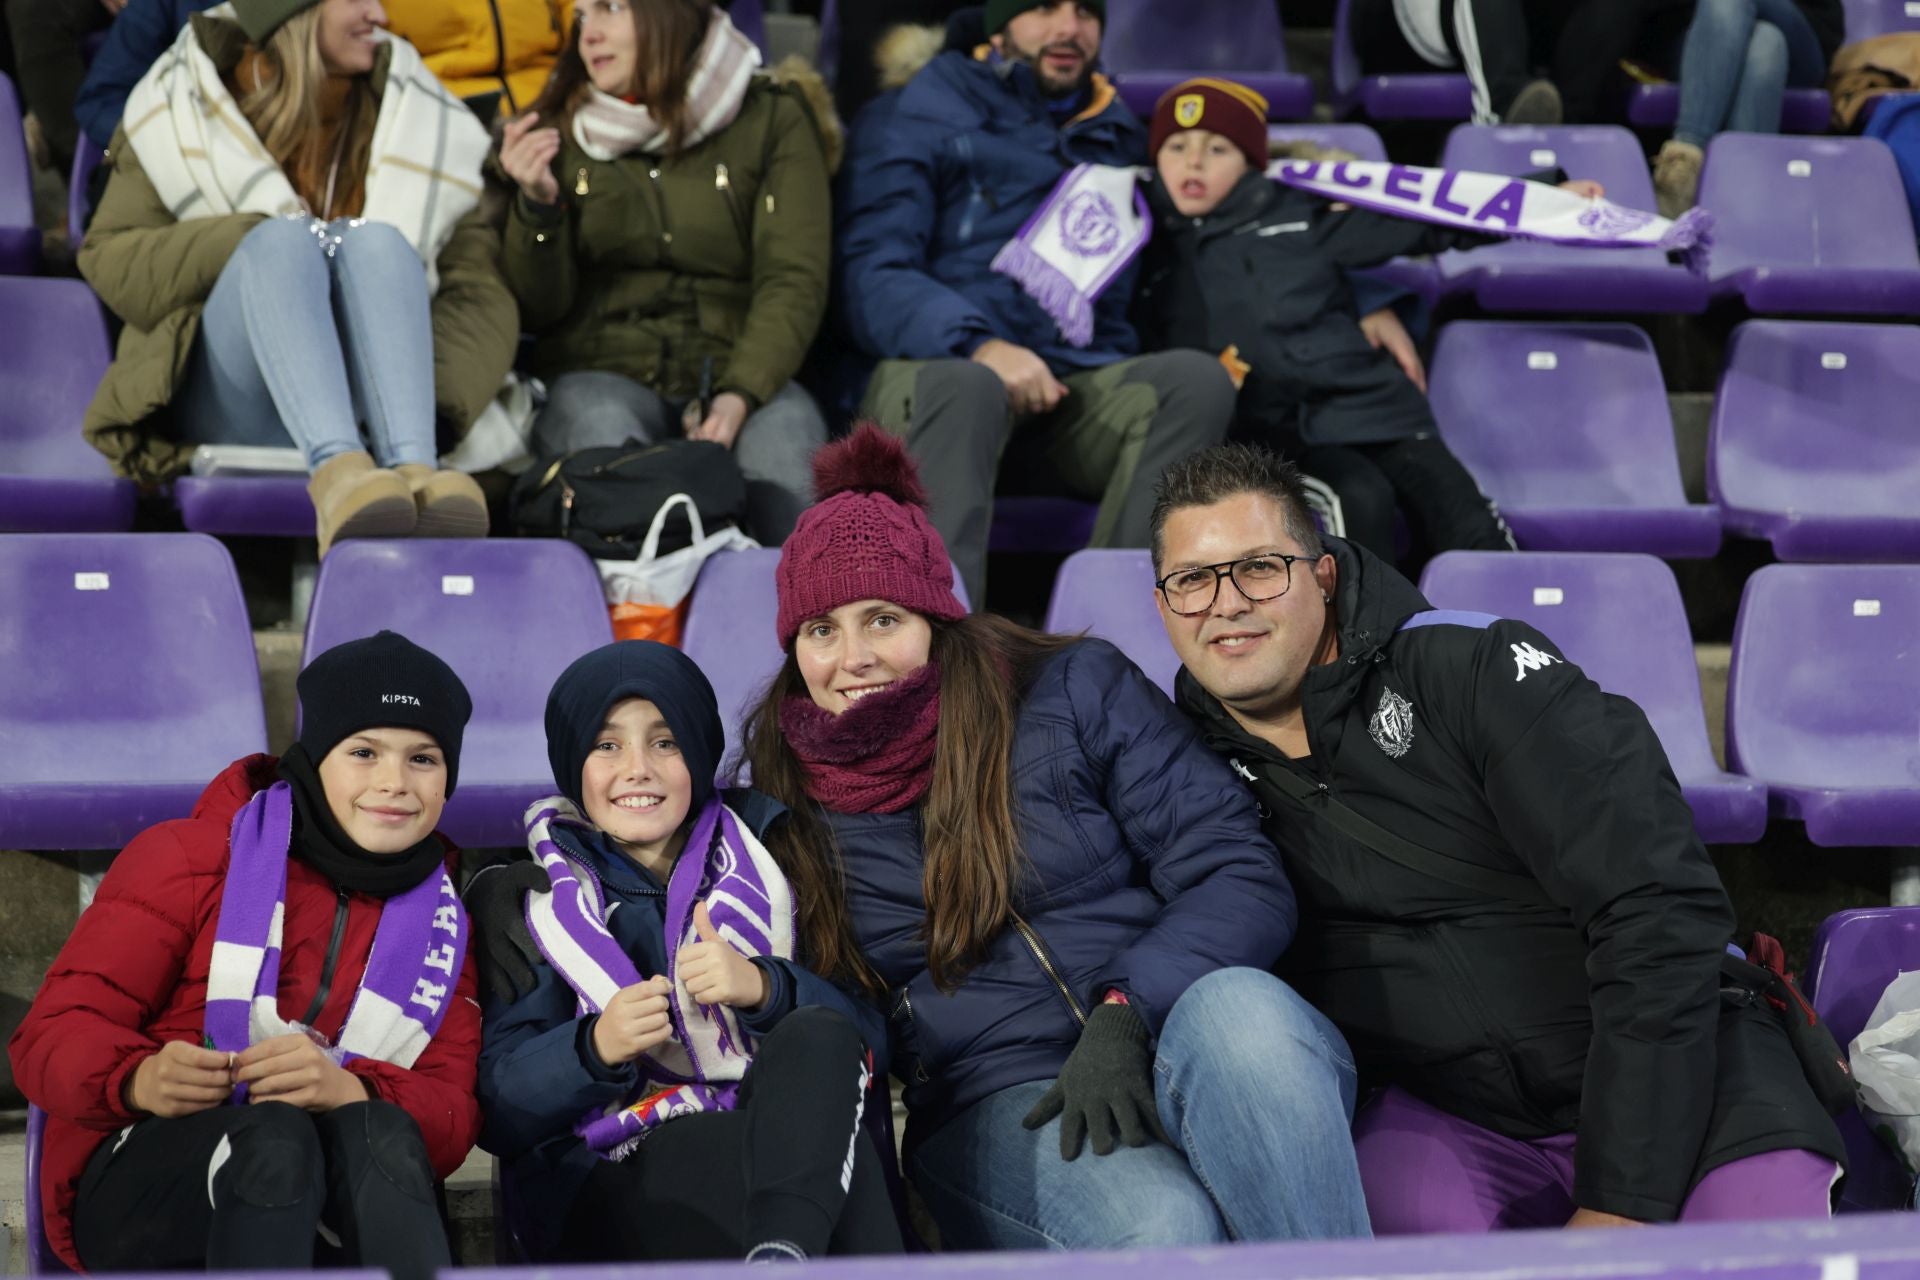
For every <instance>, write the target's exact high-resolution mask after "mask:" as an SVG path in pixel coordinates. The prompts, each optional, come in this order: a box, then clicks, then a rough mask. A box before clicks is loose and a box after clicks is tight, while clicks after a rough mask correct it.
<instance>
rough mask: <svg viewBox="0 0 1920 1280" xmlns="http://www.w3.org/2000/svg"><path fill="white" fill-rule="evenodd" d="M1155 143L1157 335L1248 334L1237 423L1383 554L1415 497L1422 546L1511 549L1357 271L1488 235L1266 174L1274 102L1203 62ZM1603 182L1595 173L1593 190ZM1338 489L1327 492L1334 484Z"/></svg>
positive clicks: (1242, 347)
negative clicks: (1205, 73) (1399, 512)
mask: <svg viewBox="0 0 1920 1280" xmlns="http://www.w3.org/2000/svg"><path fill="white" fill-rule="evenodd" d="M1148 150H1149V152H1150V154H1152V155H1153V157H1154V166H1155V173H1154V174H1153V176H1152V178H1151V179H1150V181H1149V183H1148V201H1149V203H1150V204H1151V205H1152V208H1153V217H1154V229H1153V239H1152V240H1151V242H1149V244H1148V246H1147V261H1146V265H1145V268H1144V270H1143V271H1142V274H1141V280H1142V286H1141V288H1140V289H1139V291H1138V293H1137V295H1136V298H1137V301H1136V304H1135V311H1136V315H1135V324H1136V326H1137V327H1138V328H1139V331H1140V334H1141V339H1142V341H1143V343H1144V344H1145V345H1146V347H1147V349H1148V350H1158V349H1163V348H1166V347H1183V346H1185V347H1201V348H1203V349H1205V350H1209V351H1225V350H1227V349H1228V348H1237V351H1235V352H1234V356H1235V357H1236V358H1237V363H1236V360H1235V359H1228V361H1227V363H1228V366H1229V368H1230V369H1231V370H1233V371H1235V372H1238V371H1239V370H1240V367H1241V366H1242V365H1244V366H1246V368H1245V377H1244V381H1243V382H1242V384H1241V387H1240V400H1239V405H1238V410H1237V413H1236V416H1235V422H1234V431H1235V434H1236V435H1238V436H1239V437H1241V438H1244V439H1248V440H1252V441H1255V442H1258V443H1261V444H1265V445H1268V446H1270V447H1273V448H1276V449H1278V450H1280V451H1281V452H1283V453H1285V454H1287V455H1288V456H1290V457H1292V458H1293V459H1294V460H1295V461H1297V462H1298V463H1299V464H1300V466H1301V468H1302V469H1303V470H1305V471H1307V472H1308V473H1309V474H1310V475H1312V476H1314V477H1315V478H1316V479H1318V480H1319V481H1320V482H1321V489H1322V490H1323V492H1322V493H1321V494H1320V496H1321V498H1322V499H1323V503H1324V505H1325V506H1327V507H1328V508H1330V509H1329V510H1326V511H1324V512H1323V513H1322V514H1323V516H1324V517H1325V518H1326V519H1327V522H1328V524H1329V526H1330V529H1331V531H1332V532H1335V533H1340V534H1344V535H1345V536H1346V537H1348V538H1350V539H1352V540H1353V541H1355V542H1358V543H1360V544H1361V545H1362V546H1364V547H1366V548H1367V549H1368V550H1370V551H1372V552H1374V554H1376V555H1378V556H1380V557H1382V558H1383V559H1387V560H1392V559H1393V558H1394V539H1393V513H1394V508H1395V506H1396V505H1400V506H1404V507H1405V508H1406V511H1407V516H1408V519H1409V522H1410V523H1411V524H1412V525H1413V530H1414V533H1415V536H1416V538H1417V539H1418V540H1419V541H1420V542H1422V543H1423V544H1424V546H1425V549H1426V550H1427V551H1428V552H1430V553H1434V554H1437V553H1439V552H1441V551H1451V550H1461V549H1471V550H1500V551H1505V550H1512V549H1513V545H1514V544H1513V537H1512V535H1511V534H1510V533H1509V532H1508V531H1507V526H1506V524H1505V522H1504V521H1502V520H1501V519H1500V515H1499V512H1498V511H1497V510H1496V509H1495V508H1494V506H1493V504H1492V503H1491V502H1490V501H1488V499H1487V498H1486V496H1485V495H1483V494H1482V493H1481V492H1480V489H1479V487H1478V486H1477V485H1476V484H1475V483H1474V480H1473V477H1472V476H1471V475H1469V474H1468V473H1467V469H1466V468H1465V467H1463V466H1462V465H1461V464H1460V460H1459V459H1458V458H1456V457H1454V456H1453V454H1452V452H1451V451H1449V450H1448V448H1447V446H1446V444H1445V443H1444V442H1443V441H1442V440H1441V439H1440V435H1439V430H1438V428H1437V427H1436V426H1435V424H1434V420H1433V413H1432V411H1431V410H1430V409H1429V408H1428V406H1427V398H1426V396H1425V395H1424V394H1423V393H1422V392H1421V389H1420V388H1419V387H1417V386H1415V385H1414V383H1413V382H1412V381H1410V380H1409V379H1408V378H1407V377H1406V375H1405V374H1403V373H1402V372H1401V370H1400V367H1399V366H1398V364H1397V363H1396V362H1395V361H1394V359H1393V357H1392V356H1391V355H1390V354H1388V353H1387V352H1386V351H1384V350H1376V349H1374V347H1373V346H1372V345H1371V344H1370V343H1369V342H1368V341H1367V338H1366V335H1364V334H1363V333H1362V332H1361V331H1360V325H1359V320H1358V316H1357V314H1356V309H1355V307H1354V302H1353V294H1352V290H1351V289H1350V288H1349V286H1348V283H1347V277H1346V274H1345V273H1346V271H1347V270H1349V269H1353V268H1361V267H1372V266H1378V265H1379V264H1381V263H1383V262H1386V261H1387V260H1388V259H1390V258H1393V257H1396V256H1398V255H1400V254H1407V253H1437V252H1439V251H1441V250H1443V249H1456V248H1467V247H1470V246H1473V245H1478V244H1484V243H1487V242H1488V238H1487V237H1484V236H1480V235H1474V234H1469V233H1463V232H1459V231H1454V230H1450V229H1448V228H1445V227H1438V226H1432V225H1429V224H1427V223H1422V222H1413V221H1409V220H1407V219H1403V218H1394V217H1389V216H1387V215H1384V214H1377V213H1371V212H1367V211H1364V210H1359V209H1349V208H1345V207H1343V206H1340V205H1337V204H1329V203H1328V202H1327V201H1326V200H1324V199H1322V198H1321V197H1319V196H1315V195H1311V194H1309V193H1307V192H1305V191H1299V190H1296V189H1294V188H1292V187H1287V186H1282V185H1280V184H1279V183H1276V182H1272V181H1269V180H1268V179H1267V177H1266V176H1265V172H1264V171H1265V169H1266V163H1267V161H1266V154H1267V126H1266V102H1265V100H1264V99H1262V98H1261V97H1260V95H1259V94H1257V93H1254V92H1253V91H1252V90H1251V89H1248V88H1245V87H1244V86H1242V85H1238V84H1234V83H1232V82H1231V81H1226V80H1215V79H1209V78H1202V79H1196V80H1189V81H1187V82H1186V83H1185V84H1181V85H1178V86H1176V87H1174V88H1173V89H1171V90H1169V91H1168V92H1167V93H1166V94H1165V95H1164V96H1162V97H1161V99H1160V102H1159V104H1158V105H1157V106H1156V107H1155V109H1154V113H1153V124H1152V130H1151V134H1150V136H1149V140H1148ZM1589 188H1591V189H1593V190H1596V191H1597V188H1593V187H1592V184H1581V187H1580V189H1582V190H1587V189H1589ZM1328 491H1330V492H1328Z"/></svg>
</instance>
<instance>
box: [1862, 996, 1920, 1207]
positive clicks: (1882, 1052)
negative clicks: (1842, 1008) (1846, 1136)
mask: <svg viewBox="0 0 1920 1280" xmlns="http://www.w3.org/2000/svg"><path fill="white" fill-rule="evenodd" d="M1847 1060H1848V1061H1849V1063H1851V1065H1852V1067H1853V1078H1854V1081H1855V1083H1856V1084H1857V1085H1858V1086H1859V1088H1860V1108H1861V1110H1863V1111H1865V1112H1866V1113H1867V1121H1868V1123H1869V1124H1870V1125H1871V1127H1872V1128H1873V1129H1874V1130H1875V1131H1876V1132H1878V1133H1880V1135H1881V1136H1882V1137H1883V1138H1886V1139H1889V1140H1890V1141H1891V1142H1892V1144H1893V1145H1894V1146H1897V1147H1898V1148H1899V1150H1900V1154H1901V1157H1902V1159H1904V1160H1905V1162H1906V1165H1907V1168H1908V1170H1909V1171H1911V1170H1913V1169H1915V1168H1920V972H1913V973H1903V974H1901V975H1900V976H1899V977H1897V978H1895V979H1894V980H1893V981H1892V982H1890V983H1888V984H1887V989H1886V990H1885V991H1883V992H1881V994H1880V1001H1879V1003H1878V1004H1876V1005H1874V1006H1873V1016H1871V1017H1869V1018H1868V1019H1867V1028H1866V1030H1864V1031H1862V1032H1861V1033H1860V1034H1859V1035H1857V1036H1855V1037H1854V1040H1853V1043H1852V1044H1851V1045H1849V1046H1848V1048H1847Z"/></svg>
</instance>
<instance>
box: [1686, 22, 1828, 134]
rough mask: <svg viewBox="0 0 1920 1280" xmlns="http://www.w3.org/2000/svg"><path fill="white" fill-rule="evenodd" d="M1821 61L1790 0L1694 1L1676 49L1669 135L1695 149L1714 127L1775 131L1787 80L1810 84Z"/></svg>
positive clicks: (1821, 71) (1818, 77)
mask: <svg viewBox="0 0 1920 1280" xmlns="http://www.w3.org/2000/svg"><path fill="white" fill-rule="evenodd" d="M1826 76H1827V59H1826V55H1825V54H1823V53H1822V52H1821V51H1820V39H1819V37H1817V36H1816V35H1814V33H1813V26H1812V24H1811V23H1809V22H1808V21H1807V16H1806V15H1805V14H1804V13H1801V12H1800V9H1799V7H1798V6H1797V5H1795V4H1794V2H1793V0H1699V3H1698V4H1697V5H1696V6H1695V8H1694V11H1693V22H1692V24H1691V25H1690V26H1688V27H1687V38H1686V41H1685V43H1684V44H1683V45H1682V46H1681V53H1680V115H1679V119H1678V120H1677V122H1676V123H1675V125H1674V129H1673V136H1674V137H1675V138H1676V139H1678V140H1679V141H1681V142H1691V143H1692V144H1693V145H1694V146H1696V147H1704V146H1706V145H1707V139H1709V138H1711V137H1712V136H1713V135H1714V134H1716V133H1719V132H1721V131H1722V130H1728V131H1731V132H1736V133H1778V132H1779V131H1780V104H1781V102H1782V101H1783V100H1784V99H1785V97H1786V91H1787V88H1788V86H1792V87H1793V88H1796V89H1817V88H1819V87H1820V85H1821V84H1822V83H1823V82H1824V81H1825V80H1826Z"/></svg>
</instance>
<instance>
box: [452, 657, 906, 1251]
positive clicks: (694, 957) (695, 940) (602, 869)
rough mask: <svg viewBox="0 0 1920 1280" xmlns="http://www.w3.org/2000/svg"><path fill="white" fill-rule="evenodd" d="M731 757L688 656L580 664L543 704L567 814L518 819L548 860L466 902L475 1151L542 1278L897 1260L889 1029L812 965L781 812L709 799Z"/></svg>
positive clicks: (743, 798)
mask: <svg viewBox="0 0 1920 1280" xmlns="http://www.w3.org/2000/svg"><path fill="white" fill-rule="evenodd" d="M723 743H724V733H723V731H722V729H721V727H720V712H719V707H718V705H717V704H716V702H715V700H714V696H713V687H712V686H711V685H710V684H708V683H707V678H706V677H705V676H704V675H702V674H701V672H700V668H699V667H697V666H695V665H694V663H693V660H692V659H690V658H688V657H687V656H686V655H685V654H683V653H681V652H680V651H679V650H677V649H673V648H669V647H668V646H666V645H663V644H655V643H652V642H651V641H645V640H632V641H626V642H624V643H620V644H612V645H608V646H606V647H605V648H602V649H596V650H595V651H594V652H592V653H589V654H587V655H585V656H584V657H582V658H580V659H579V660H578V661H576V662H575V663H574V664H573V665H572V666H570V667H568V668H567V670H566V671H565V672H564V673H562V674H561V676H560V679H559V680H558V681H557V682H555V684H554V686H553V692H552V693H551V694H549V695H548V698H547V756H548V759H549V761H550V762H551V763H552V765H553V778H554V783H555V785H556V786H558V787H559V789H560V791H561V792H562V793H563V794H562V795H557V796H554V797H552V798H550V799H547V800H541V801H538V802H536V803H535V804H534V805H532V806H531V807H530V808H529V809H528V810H527V822H528V826H529V831H528V843H529V845H530V846H531V847H532V850H533V853H534V860H533V861H531V862H521V863H515V864H512V865H511V866H510V867H508V868H505V869H501V870H497V871H489V872H485V873H482V874H481V875H480V876H478V877H477V878H476V880H475V884H474V885H473V886H472V887H470V888H469V889H468V891H467V902H468V904H469V906H470V907H471V909H472V910H473V911H474V914H475V920H476V922H477V924H476V928H477V929H478V930H479V931H480V933H481V934H483V935H484V937H483V938H482V940H481V943H480V947H481V970H482V973H483V974H484V975H485V977H484V985H485V987H486V988H487V990H486V1000H485V1004H484V1006H483V1007H484V1010H485V1015H486V1047H485V1049H484V1050H483V1051H482V1054H481V1064H480V1086H479V1093H480V1104H481V1108H482V1110H483V1112H484V1114H485V1116H486V1121H485V1125H484V1128H483V1129H482V1133H481V1145H483V1146H485V1147H486V1148H487V1149H488V1150H489V1151H492V1152H493V1153H494V1154H495V1155H497V1156H499V1157H501V1158H502V1160H503V1161H504V1162H505V1167H504V1169H503V1170H502V1177H503V1179H504V1180H505V1182H506V1183H507V1185H508V1186H509V1188H510V1190H511V1192H512V1194H513V1196H514V1198H515V1199H516V1200H517V1201H518V1203H519V1205H520V1206H521V1208H520V1210H519V1211H518V1212H517V1213H513V1214H511V1215H510V1216H511V1217H513V1218H515V1219H517V1221H514V1222H511V1223H510V1224H509V1226H510V1227H511V1228H512V1229H514V1230H516V1232H517V1234H518V1235H519V1237H520V1243H521V1245H522V1247H523V1248H524V1249H526V1250H527V1251H528V1252H530V1253H531V1254H533V1255H534V1256H535V1257H536V1258H538V1259H543V1260H544V1259H552V1260H567V1261H621V1260H634V1259H645V1260H659V1259H668V1258H700V1257H729V1256H730V1257H736V1258H738V1257H745V1258H747V1259H748V1260H749V1261H776V1262H777V1261H789V1260H793V1259H796V1258H805V1257H811V1256H818V1255H821V1254H826V1253H887V1252H896V1251H898V1250H899V1248H900V1231H899V1226H898V1224H897V1221H896V1219H895V1218H894V1211H893V1205H892V1202H891V1200H890V1198H889V1196H888V1193H887V1184H886V1178H885V1174H884V1172H883V1166H882V1164H881V1163H880V1154H879V1151H878V1150H877V1149H876V1147H875V1146H874V1145H873V1142H872V1140H871V1139H870V1138H869V1137H868V1135H867V1134H866V1133H865V1132H863V1127H862V1123H861V1121H862V1115H863V1111H864V1107H865V1105H866V1098H867V1091H868V1088H869V1085H870V1084H871V1082H872V1081H873V1080H874V1079H875V1078H876V1076H875V1072H874V1062H873V1057H872V1054H871V1053H870V1052H869V1049H868V1046H874V1047H876V1048H879V1049H881V1050H882V1051H884V1048H885V1045H886V1042H887V1040H886V1024H885V1022H884V1021H883V1020H882V1019H881V1017H880V1015H879V1012H878V1011H877V1010H876V1009H875V1008H874V1007H873V1006H871V1005H869V1004H868V1003H867V1002H866V1001H864V1000H861V999H859V998H858V997H855V996H852V995H849V994H847V993H846V992H844V991H842V990H841V989H840V988H838V987H836V986H834V985H833V984H831V983H829V982H827V981H825V980H824V979H822V978H819V977H816V976H815V975H813V974H812V973H810V972H808V971H807V970H806V969H805V968H803V967H801V965H800V964H799V963H798V962H797V961H796V957H795V954H794V940H795V929H794V920H795V914H794V901H793V891H792V889H791V887H790V886H789V885H788V884H787V880H786V877H785V876H784V875H783V874H782V873H781V871H780V869H779V867H778V866H776V865H775V863H774V861H773V859H772V857H771V856H770V855H769V854H768V853H767V851H766V849H765V848H764V847H763V846H762V845H761V843H760V837H761V835H762V834H763V833H764V832H765V831H766V830H767V828H768V827H769V826H771V825H772V824H774V823H776V822H779V821H781V820H782V819H784V817H785V816H786V811H785V810H784V809H783V808H781V807H780V806H779V805H777V804H775V803H773V802H772V801H771V800H769V799H768V798H767V797H765V796H763V795H761V794H759V793H758V792H755V791H749V790H729V791H726V792H724V793H723V792H719V791H716V790H715V788H714V785H713V775H714V771H715V769H716V768H717V767H718V765H719V763H720V756H721V748H722V746H723ZM884 1068H885V1064H884V1063H882V1064H881V1071H880V1073H879V1078H884V1076H885V1069H884ZM879 1105H881V1106H885V1105H886V1103H885V1095H884V1094H882V1095H881V1101H880V1103H879ZM889 1154H890V1153H889Z"/></svg>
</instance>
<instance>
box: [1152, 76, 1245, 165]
mask: <svg viewBox="0 0 1920 1280" xmlns="http://www.w3.org/2000/svg"><path fill="white" fill-rule="evenodd" d="M1188 129H1205V130H1206V131H1207V132H1208V133H1217V134H1219V135H1220V136H1221V137H1223V138H1225V139H1226V140H1227V141H1228V142H1231V143H1232V144H1233V145H1234V146H1236V147H1238V148H1240V151H1241V154H1243V155H1245V156H1246V158H1247V163H1248V164H1249V165H1251V166H1252V167H1253V168H1255V169H1265V168H1266V167H1267V100H1266V99H1265V98H1263V97H1261V96H1260V95H1259V94H1257V93H1255V92H1254V91H1253V90H1251V89H1249V88H1247V86H1245V85H1243V84H1236V83H1234V82H1233V81H1232V80H1218V79H1215V78H1214V77H1212V76H1200V77H1198V78H1196V79H1193V80H1188V81H1186V82H1184V83H1182V84H1177V85H1175V86H1173V88H1171V89H1169V90H1167V91H1166V92H1165V93H1163V94H1161V95H1160V101H1158V102H1156V103H1154V104H1153V121H1152V123H1151V125H1150V126H1149V127H1148V129H1147V155H1148V156H1149V157H1150V158H1151V159H1154V160H1158V159H1159V158H1160V148H1161V147H1162V146H1164V145H1165V144H1166V141H1167V139H1168V138H1171V137H1172V136H1173V135H1174V134H1176V133H1183V132H1185V131H1186V130H1188Z"/></svg>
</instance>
